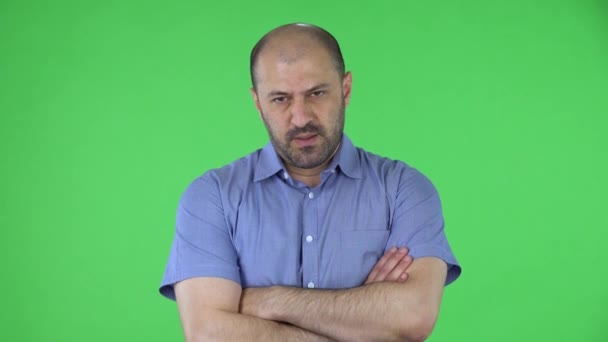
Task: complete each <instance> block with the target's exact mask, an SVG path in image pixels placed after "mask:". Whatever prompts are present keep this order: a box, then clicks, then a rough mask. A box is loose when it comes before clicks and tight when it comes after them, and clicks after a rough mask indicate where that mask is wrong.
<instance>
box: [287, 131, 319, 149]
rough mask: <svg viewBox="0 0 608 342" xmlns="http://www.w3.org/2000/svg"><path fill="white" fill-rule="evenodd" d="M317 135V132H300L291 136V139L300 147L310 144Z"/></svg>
mask: <svg viewBox="0 0 608 342" xmlns="http://www.w3.org/2000/svg"><path fill="white" fill-rule="evenodd" d="M318 136H319V135H318V134H302V135H299V136H297V137H295V138H293V141H295V143H296V144H297V145H298V146H300V147H304V146H310V145H312V144H314V143H315V141H316V139H317V137H318Z"/></svg>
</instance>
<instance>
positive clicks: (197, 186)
mask: <svg viewBox="0 0 608 342" xmlns="http://www.w3.org/2000/svg"><path fill="white" fill-rule="evenodd" d="M260 151H261V150H259V149H258V150H256V151H254V152H252V153H250V154H248V155H246V156H244V157H242V158H240V159H237V160H235V161H234V162H232V163H230V164H227V165H224V166H222V167H219V168H215V169H210V170H208V171H206V172H205V173H203V174H202V175H200V176H199V177H197V178H196V179H194V180H193V181H192V182H191V183H190V184H189V185H188V187H187V188H186V190H185V191H184V193H183V195H182V199H181V202H182V203H183V202H187V203H196V202H198V201H201V200H206V199H209V197H210V196H211V197H216V198H214V199H215V200H221V199H222V197H225V196H227V195H229V194H231V193H234V192H239V191H242V190H243V189H245V188H247V187H248V185H249V184H251V183H252V182H253V177H254V170H255V165H256V163H257V160H258V158H259V154H260Z"/></svg>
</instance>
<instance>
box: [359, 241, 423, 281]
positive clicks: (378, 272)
mask: <svg viewBox="0 0 608 342" xmlns="http://www.w3.org/2000/svg"><path fill="white" fill-rule="evenodd" d="M408 253H409V250H408V249H407V247H402V248H399V249H397V247H392V248H391V249H389V250H388V251H387V252H386V253H384V255H383V256H382V258H380V260H378V262H377V263H376V265H374V268H373V269H372V271H371V272H370V273H369V276H367V280H365V283H363V285H367V284H372V283H379V282H383V281H395V282H398V283H403V282H405V281H406V280H407V277H408V275H407V273H406V272H405V271H406V270H407V269H408V267H410V265H411V264H412V260H413V259H412V257H411V256H410V255H408Z"/></svg>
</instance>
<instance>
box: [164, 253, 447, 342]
mask: <svg viewBox="0 0 608 342" xmlns="http://www.w3.org/2000/svg"><path fill="white" fill-rule="evenodd" d="M406 254H407V252H405V253H403V252H401V253H400V252H399V251H397V250H395V249H393V250H391V251H390V252H388V253H387V254H386V255H385V256H383V257H382V258H381V259H380V260H379V261H378V263H377V264H376V266H375V267H374V269H373V270H372V272H371V273H370V275H369V277H368V279H367V280H366V282H365V284H364V285H362V286H360V287H356V288H351V289H343V290H318V289H315V290H310V289H301V288H295V287H283V286H272V287H266V288H248V289H244V290H243V289H241V287H240V286H239V285H238V284H236V283H234V282H232V281H230V280H226V279H221V278H192V279H188V280H184V281H181V282H179V283H177V284H176V286H175V292H176V297H177V302H178V307H179V311H180V318H181V321H182V326H183V329H184V333H185V336H186V340H187V341H199V340H205V341H206V340H220V341H221V340H230V341H232V340H261V341H274V340H280V341H285V340H290V341H330V340H348V341H353V340H389V341H390V340H401V341H403V340H405V341H420V340H424V339H425V338H426V337H427V336H428V335H429V334H430V332H431V330H432V328H433V326H434V323H435V320H436V317H437V314H438V311H439V304H440V301H441V296H442V292H443V285H444V282H445V277H446V273H447V267H446V264H445V262H443V261H442V260H439V259H437V258H432V257H428V258H420V259H416V260H415V261H412V260H411V257H409V256H407V255H406ZM406 270H407V272H406Z"/></svg>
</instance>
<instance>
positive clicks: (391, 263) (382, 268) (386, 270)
mask: <svg viewBox="0 0 608 342" xmlns="http://www.w3.org/2000/svg"><path fill="white" fill-rule="evenodd" d="M407 253H408V249H407V248H405V247H403V248H400V249H399V250H397V251H396V252H394V253H392V254H391V255H389V256H388V257H387V259H386V261H385V262H384V263H383V264H381V265H378V267H375V268H376V270H375V271H376V272H375V273H374V274H373V276H372V277H370V281H371V282H377V281H384V280H385V279H386V276H387V275H388V274H390V273H391V272H392V271H393V270H394V268H395V267H396V266H397V265H398V264H399V262H400V261H401V260H402V259H403V258H405V257H406V256H407Z"/></svg>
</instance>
